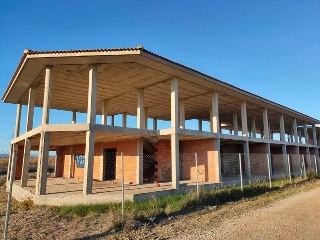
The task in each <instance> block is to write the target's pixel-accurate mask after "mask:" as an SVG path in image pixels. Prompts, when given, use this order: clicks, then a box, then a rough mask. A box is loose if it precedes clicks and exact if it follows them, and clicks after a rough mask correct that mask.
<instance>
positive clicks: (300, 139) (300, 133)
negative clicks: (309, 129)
mask: <svg viewBox="0 0 320 240" xmlns="http://www.w3.org/2000/svg"><path fill="white" fill-rule="evenodd" d="M298 138H299V143H302V132H301V129H299V130H298Z"/></svg>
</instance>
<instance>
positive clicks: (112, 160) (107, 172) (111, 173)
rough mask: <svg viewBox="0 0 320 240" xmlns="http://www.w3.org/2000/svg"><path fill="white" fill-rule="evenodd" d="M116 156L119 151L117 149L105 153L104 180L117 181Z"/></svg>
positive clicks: (108, 149)
mask: <svg viewBox="0 0 320 240" xmlns="http://www.w3.org/2000/svg"><path fill="white" fill-rule="evenodd" d="M116 156H117V150H116V149H115V148H107V149H106V150H105V153H104V159H105V169H104V179H105V180H115V179H116Z"/></svg>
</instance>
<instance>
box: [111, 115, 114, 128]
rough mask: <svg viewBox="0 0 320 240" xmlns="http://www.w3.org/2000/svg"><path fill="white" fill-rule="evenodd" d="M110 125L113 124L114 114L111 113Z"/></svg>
mask: <svg viewBox="0 0 320 240" xmlns="http://www.w3.org/2000/svg"><path fill="white" fill-rule="evenodd" d="M111 126H114V115H111Z"/></svg>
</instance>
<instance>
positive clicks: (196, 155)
mask: <svg viewBox="0 0 320 240" xmlns="http://www.w3.org/2000/svg"><path fill="white" fill-rule="evenodd" d="M194 158H195V160H196V180H197V199H199V170H198V154H197V153H195V154H194Z"/></svg>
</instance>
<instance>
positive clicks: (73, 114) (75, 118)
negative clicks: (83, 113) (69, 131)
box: [72, 110, 77, 124]
mask: <svg viewBox="0 0 320 240" xmlns="http://www.w3.org/2000/svg"><path fill="white" fill-rule="evenodd" d="M76 123H77V111H76V110H74V111H72V124H76Z"/></svg>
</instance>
